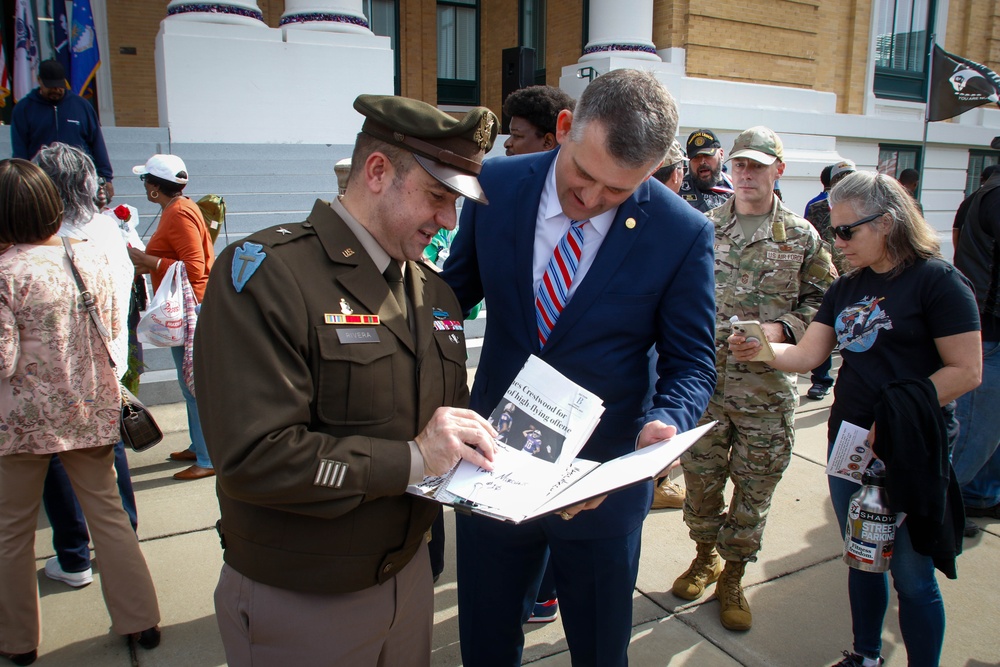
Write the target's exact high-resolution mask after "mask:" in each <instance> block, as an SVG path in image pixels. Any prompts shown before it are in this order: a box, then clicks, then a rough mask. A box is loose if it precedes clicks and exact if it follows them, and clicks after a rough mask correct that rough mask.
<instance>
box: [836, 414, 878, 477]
mask: <svg viewBox="0 0 1000 667" xmlns="http://www.w3.org/2000/svg"><path fill="white" fill-rule="evenodd" d="M873 457H874V454H872V447H871V444H870V443H869V442H868V431H867V430H866V429H863V428H861V427H860V426H855V425H854V424H852V423H850V422H847V421H842V422H840V431H838V432H837V439H836V441H834V443H833V450H831V452H830V458H829V460H828V461H827V462H826V474H827V475H830V476H832V477H840V478H842V479H846V480H850V481H852V482H854V483H855V484H860V483H861V475H862V474H864V472H865V470H866V469H867V468H868V464H869V463H871V460H872V458H873Z"/></svg>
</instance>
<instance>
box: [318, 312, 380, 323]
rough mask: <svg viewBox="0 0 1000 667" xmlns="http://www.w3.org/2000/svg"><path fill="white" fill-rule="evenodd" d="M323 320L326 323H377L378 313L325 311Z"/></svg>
mask: <svg viewBox="0 0 1000 667" xmlns="http://www.w3.org/2000/svg"><path fill="white" fill-rule="evenodd" d="M323 321H324V322H326V323H327V324H378V323H379V319H378V315H344V314H342V313H325V314H324V315H323Z"/></svg>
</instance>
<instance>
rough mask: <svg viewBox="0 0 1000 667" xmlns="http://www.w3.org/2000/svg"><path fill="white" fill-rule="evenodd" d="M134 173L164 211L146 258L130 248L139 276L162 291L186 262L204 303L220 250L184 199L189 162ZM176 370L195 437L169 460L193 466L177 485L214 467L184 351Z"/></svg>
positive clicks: (149, 165) (156, 162) (161, 160)
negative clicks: (184, 370)
mask: <svg viewBox="0 0 1000 667" xmlns="http://www.w3.org/2000/svg"><path fill="white" fill-rule="evenodd" d="M132 172H133V173H135V174H138V175H139V178H140V179H142V181H143V183H144V184H145V186H146V199H148V200H149V201H151V202H153V203H154V204H159V205H160V207H161V208H162V212H161V215H160V225H159V226H158V227H157V228H156V231H155V232H154V233H153V236H152V237H151V238H150V239H149V243H148V244H146V252H143V251H141V250H138V249H136V248H129V255H130V256H131V257H132V263H133V264H135V269H136V272H137V273H149V274H150V275H151V276H152V279H153V289H154V290H155V289H156V288H157V287H159V286H160V281H161V280H163V276H164V274H165V273H166V271H167V269H168V268H169V267H170V265H171V264H173V263H174V262H176V261H181V262H184V268H185V269H186V270H187V275H188V280H190V281H191V288H192V289H193V290H194V295H195V298H197V299H198V301H199V302H200V301H201V299H202V297H203V296H204V295H205V286H206V285H207V284H208V273H209V271H211V269H212V263H213V262H214V261H215V249H214V248H213V246H212V238H211V237H210V236H209V235H208V228H207V227H206V226H205V223H204V220H203V219H202V217H201V211H200V210H199V209H198V206H197V205H196V204H195V203H194V202H193V201H191V200H190V199H188V198H187V197H185V196H184V195H183V194H182V193H183V191H184V186H185V185H187V182H188V172H187V167H186V166H185V165H184V161H183V160H181V159H180V158H179V157H177V156H176V155H154V156H153V157H151V158H149V160H147V161H146V164H144V165H138V166H136V167H133V169H132ZM170 350H171V352H172V353H173V356H174V363H175V365H176V366H177V375H178V381H179V382H180V385H181V393H182V394H183V395H184V401H185V403H186V404H187V414H188V430H189V431H190V434H191V446H190V447H188V449H185V450H183V451H180V452H174V453H172V454H171V455H170V458H171V459H172V460H174V461H191V462H193V465H192V466H191V467H190V468H187V469H185V470H182V471H180V472H178V473H177V474H175V475H174V479H180V480H187V479H201V478H203V477H211V476H212V475H214V474H215V468H214V467H213V466H212V461H211V460H210V459H209V458H208V449H207V448H206V447H205V437H204V435H202V432H201V422H200V421H199V418H198V404H197V403H196V402H195V399H194V396H193V395H192V394H191V392H190V391H188V388H187V386H186V385H185V384H184V378H183V377H182V374H181V365H182V363H183V360H184V347H183V346H180V347H172V348H170Z"/></svg>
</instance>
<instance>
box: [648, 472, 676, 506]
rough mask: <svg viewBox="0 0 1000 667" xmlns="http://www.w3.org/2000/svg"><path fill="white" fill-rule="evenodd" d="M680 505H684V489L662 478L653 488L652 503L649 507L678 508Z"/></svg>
mask: <svg viewBox="0 0 1000 667" xmlns="http://www.w3.org/2000/svg"><path fill="white" fill-rule="evenodd" d="M682 507H684V489H683V488H681V487H680V486H678V485H676V484H674V483H673V482H671V481H670V480H669V479H665V480H663V482H661V483H660V485H659V486H657V487H656V488H655V489H653V504H652V505H651V506H650V509H654V510H668V509H669V510H678V509H680V508H682Z"/></svg>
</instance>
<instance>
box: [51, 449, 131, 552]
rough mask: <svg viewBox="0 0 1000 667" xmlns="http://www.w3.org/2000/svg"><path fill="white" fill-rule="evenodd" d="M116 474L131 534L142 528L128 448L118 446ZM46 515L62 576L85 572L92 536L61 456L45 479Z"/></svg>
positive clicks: (54, 460) (52, 465)
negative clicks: (137, 512) (137, 528)
mask: <svg viewBox="0 0 1000 667" xmlns="http://www.w3.org/2000/svg"><path fill="white" fill-rule="evenodd" d="M115 472H116V473H118V493H119V495H121V498H122V507H124V508H125V513H126V514H128V518H129V521H130V522H131V523H132V530H135V529H136V527H137V526H138V525H139V519H138V515H137V514H136V509H135V493H134V492H133V490H132V475H131V473H130V472H129V469H128V458H126V456H125V445H124V444H123V443H121V442H119V443H118V444H117V445H115ZM42 502H43V503H44V505H45V514H47V515H48V517H49V525H51V526H52V546H53V548H54V549H55V550H56V557H57V558H58V559H59V567H61V568H62V569H63V572H82V571H84V570H86V569H87V568H89V567H90V533H89V532H88V531H87V522H86V521H85V520H84V518H83V510H82V509H81V508H80V503H79V501H77V499H76V494H75V493H74V492H73V486H72V484H70V482H69V477H68V476H67V475H66V470H65V469H64V468H63V465H62V462H61V461H60V460H59V457H58V456H53V457H52V459H51V460H50V461H49V472H48V474H47V475H46V476H45V488H44V491H43V492H42Z"/></svg>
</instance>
